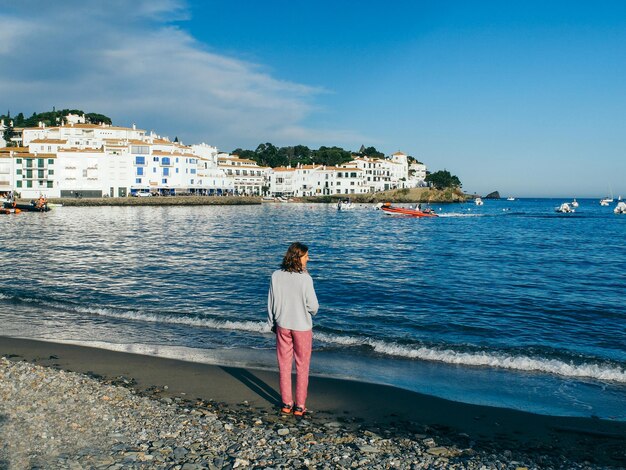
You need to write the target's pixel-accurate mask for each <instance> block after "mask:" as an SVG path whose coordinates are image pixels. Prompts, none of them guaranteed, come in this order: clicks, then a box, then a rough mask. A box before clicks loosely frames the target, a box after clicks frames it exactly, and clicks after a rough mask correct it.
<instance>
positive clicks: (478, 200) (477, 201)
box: [474, 197, 484, 206]
mask: <svg viewBox="0 0 626 470" xmlns="http://www.w3.org/2000/svg"><path fill="white" fill-rule="evenodd" d="M474 204H476V205H477V206H482V205H483V204H484V203H483V200H482V198H479V197H477V198H476V199H474Z"/></svg>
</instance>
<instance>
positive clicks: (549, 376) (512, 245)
mask: <svg viewBox="0 0 626 470" xmlns="http://www.w3.org/2000/svg"><path fill="white" fill-rule="evenodd" d="M561 202H564V201H561V200H548V199H538V200H531V199H526V200H524V199H523V200H517V201H486V202H485V205H484V206H480V207H479V206H475V205H473V204H454V205H453V204H450V205H436V206H435V209H437V211H438V212H440V214H441V217H439V218H436V219H428V220H426V219H412V218H398V217H392V216H388V215H385V214H383V213H382V212H380V211H376V210H374V209H373V207H372V206H371V205H362V206H360V207H357V208H356V209H354V210H352V211H341V212H339V211H337V210H336V209H335V207H334V206H331V205H321V204H320V205H311V204H263V205H262V206H222V207H119V208H117V207H114V208H69V207H67V208H66V207H59V208H55V209H54V210H53V211H51V212H49V213H47V214H34V213H33V214H30V213H23V214H20V215H17V216H4V217H2V218H0V224H1V226H2V228H3V233H4V237H5V243H4V246H3V248H4V249H3V255H2V258H3V260H4V262H3V266H4V269H3V270H2V272H1V274H0V276H1V281H0V334H4V335H9V336H19V337H27V338H38V339H46V340H54V341H67V342H72V343H79V344H91V345H95V346H98V347H104V348H109V349H116V350H123V351H133V352H140V353H144V354H153V355H160V356H166V357H175V358H181V359H186V360H193V361H203V362H211V363H227V364H236V365H246V366H254V367H264V368H274V367H275V358H274V352H273V344H274V342H273V336H272V335H271V334H270V333H269V332H268V331H267V327H266V326H265V316H266V299H267V288H268V281H269V276H270V274H271V272H272V271H273V270H274V269H276V267H277V265H278V264H279V263H280V260H281V258H282V255H283V253H284V251H285V249H286V247H287V246H288V244H289V243H291V242H292V241H296V240H299V241H302V242H304V243H306V244H308V245H309V247H310V250H311V251H310V256H311V261H310V264H309V268H310V272H311V275H312V276H313V279H314V281H315V286H316V290H317V293H318V297H319V300H320V304H321V309H320V312H319V315H318V316H317V317H316V319H315V329H314V331H315V344H314V348H315V352H314V359H313V366H312V368H313V373H316V374H320V375H328V376H336V377H343V378H350V379H358V380H365V381H371V382H379V383H388V384H392V385H396V386H399V387H403V388H407V389H411V390H416V391H420V392H424V393H430V394H435V395H438V396H442V397H446V398H451V399H454V400H460V401H466V402H472V403H479V404H491V405H496V406H505V407H511V408H517V409H523V410H529V411H533V412H539V413H548V414H558V415H576V416H590V415H594V416H599V417H602V418H607V419H618V420H626V309H625V308H624V300H623V299H624V290H625V289H624V288H625V287H626V278H625V275H624V273H626V249H625V246H624V239H625V238H624V234H625V233H626V216H619V215H614V214H613V213H612V207H601V206H600V205H599V204H598V201H597V200H581V201H579V202H580V207H579V208H578V209H577V210H576V212H575V213H574V214H557V213H555V212H554V207H555V206H558V205H559V203H561ZM312 393H314V391H313V392H312Z"/></svg>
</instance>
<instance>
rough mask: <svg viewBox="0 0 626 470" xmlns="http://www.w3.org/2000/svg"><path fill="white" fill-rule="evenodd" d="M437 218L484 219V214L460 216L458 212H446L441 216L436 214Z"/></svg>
mask: <svg viewBox="0 0 626 470" xmlns="http://www.w3.org/2000/svg"><path fill="white" fill-rule="evenodd" d="M438 215H439V217H484V216H485V214H462V213H459V212H446V213H443V214H438Z"/></svg>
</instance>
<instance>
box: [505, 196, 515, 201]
mask: <svg viewBox="0 0 626 470" xmlns="http://www.w3.org/2000/svg"><path fill="white" fill-rule="evenodd" d="M506 200H507V201H515V198H514V197H513V196H510V197H507V198H506Z"/></svg>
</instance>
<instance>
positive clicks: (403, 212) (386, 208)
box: [376, 202, 438, 218]
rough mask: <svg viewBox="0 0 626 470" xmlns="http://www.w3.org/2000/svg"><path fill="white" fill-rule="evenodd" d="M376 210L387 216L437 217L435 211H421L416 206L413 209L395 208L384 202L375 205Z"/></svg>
mask: <svg viewBox="0 0 626 470" xmlns="http://www.w3.org/2000/svg"><path fill="white" fill-rule="evenodd" d="M376 208H377V209H380V210H381V211H383V212H384V213H385V214H387V215H400V216H405V217H420V218H421V217H438V215H437V214H435V211H434V210H432V209H421V207H420V206H419V205H418V206H416V208H415V209H411V208H406V207H395V206H392V205H391V203H389V202H385V203H384V204H383V203H380V202H379V203H378V204H376Z"/></svg>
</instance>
